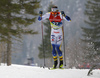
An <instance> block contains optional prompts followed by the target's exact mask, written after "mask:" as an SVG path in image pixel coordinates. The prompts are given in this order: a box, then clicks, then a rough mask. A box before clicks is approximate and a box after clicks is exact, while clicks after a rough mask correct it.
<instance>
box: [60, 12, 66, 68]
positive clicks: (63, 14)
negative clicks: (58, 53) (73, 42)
mask: <svg viewBox="0 0 100 78" xmlns="http://www.w3.org/2000/svg"><path fill="white" fill-rule="evenodd" d="M61 14H62V19H63V16H65V13H64V11H61ZM62 27H63V28H62V29H63V51H64V63H65V64H64V66H66V54H65V39H64V22H63V21H62Z"/></svg>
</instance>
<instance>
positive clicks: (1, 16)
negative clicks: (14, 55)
mask: <svg viewBox="0 0 100 78" xmlns="http://www.w3.org/2000/svg"><path fill="white" fill-rule="evenodd" d="M37 8H39V1H38V0H1V1H0V28H1V31H0V41H3V42H5V43H6V44H7V65H8V66H9V65H11V48H12V47H11V45H12V40H13V38H14V37H15V39H16V40H17V38H19V39H20V38H21V36H22V34H27V33H30V34H36V33H37V32H34V31H33V30H31V29H27V28H28V26H29V25H30V24H32V23H33V22H35V19H36V17H35V15H38V14H37V12H36V9H37ZM30 16H31V17H30Z"/></svg>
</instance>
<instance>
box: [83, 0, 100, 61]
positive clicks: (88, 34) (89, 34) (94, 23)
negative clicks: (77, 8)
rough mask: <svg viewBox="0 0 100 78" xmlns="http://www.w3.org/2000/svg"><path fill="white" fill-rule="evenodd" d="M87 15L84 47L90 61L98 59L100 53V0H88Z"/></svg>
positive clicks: (84, 28) (84, 29)
mask: <svg viewBox="0 0 100 78" xmlns="http://www.w3.org/2000/svg"><path fill="white" fill-rule="evenodd" d="M85 6H86V9H85V15H86V16H87V18H88V19H86V20H85V23H86V26H84V27H82V30H83V34H82V35H83V38H82V41H83V42H84V43H85V46H84V49H85V54H86V58H87V60H88V61H90V62H93V61H96V60H97V57H98V55H100V0H87V3H86V5H85Z"/></svg>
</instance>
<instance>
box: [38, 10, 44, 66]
mask: <svg viewBox="0 0 100 78" xmlns="http://www.w3.org/2000/svg"><path fill="white" fill-rule="evenodd" d="M39 14H40V16H41V30H42V45H43V46H42V49H43V50H42V51H43V58H44V65H43V68H45V51H44V40H43V21H42V14H43V11H40V12H39Z"/></svg>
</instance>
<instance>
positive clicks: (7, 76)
mask: <svg viewBox="0 0 100 78" xmlns="http://www.w3.org/2000/svg"><path fill="white" fill-rule="evenodd" d="M87 73H88V69H81V70H80V69H63V70H62V69H55V70H49V69H48V68H40V67H36V66H33V67H32V66H23V65H11V66H0V78H100V70H93V75H91V76H87Z"/></svg>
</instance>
